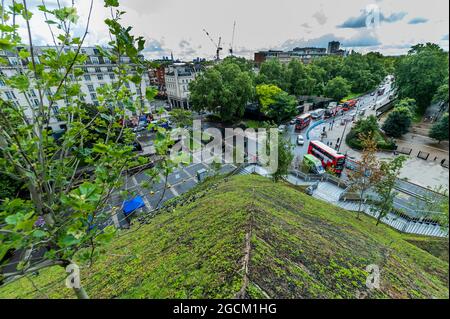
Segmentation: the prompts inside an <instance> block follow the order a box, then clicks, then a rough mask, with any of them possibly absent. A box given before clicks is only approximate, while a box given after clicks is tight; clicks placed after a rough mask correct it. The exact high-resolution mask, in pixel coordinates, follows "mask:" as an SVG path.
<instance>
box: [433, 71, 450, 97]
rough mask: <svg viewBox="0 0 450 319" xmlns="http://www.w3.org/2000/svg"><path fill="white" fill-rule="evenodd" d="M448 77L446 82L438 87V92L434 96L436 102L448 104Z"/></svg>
mask: <svg viewBox="0 0 450 319" xmlns="http://www.w3.org/2000/svg"><path fill="white" fill-rule="evenodd" d="M448 93H449V90H448V77H447V78H446V79H445V80H444V83H442V85H441V86H440V87H439V88H438V89H437V92H436V94H435V95H434V97H433V102H435V103H447V104H448Z"/></svg>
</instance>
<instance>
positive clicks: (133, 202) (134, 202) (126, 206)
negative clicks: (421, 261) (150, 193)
mask: <svg viewBox="0 0 450 319" xmlns="http://www.w3.org/2000/svg"><path fill="white" fill-rule="evenodd" d="M142 207H145V203H144V201H143V200H142V197H141V196H137V197H135V198H133V199H130V200H126V201H124V202H123V209H122V210H123V213H124V214H125V216H128V215H130V214H131V213H133V212H134V211H135V210H137V209H139V208H142Z"/></svg>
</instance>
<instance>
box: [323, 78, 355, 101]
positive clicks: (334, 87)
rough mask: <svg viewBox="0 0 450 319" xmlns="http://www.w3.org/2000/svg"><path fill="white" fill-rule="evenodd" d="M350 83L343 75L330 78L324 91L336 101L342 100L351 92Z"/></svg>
mask: <svg viewBox="0 0 450 319" xmlns="http://www.w3.org/2000/svg"><path fill="white" fill-rule="evenodd" d="M350 89H351V86H350V83H349V82H348V81H347V80H346V79H344V78H343V77H341V76H337V77H335V78H334V79H332V80H330V81H329V82H328V83H327V85H326V86H325V89H324V93H325V95H326V96H327V97H330V98H332V99H334V100H336V101H341V100H342V99H343V98H344V97H346V96H347V95H349V94H350V92H351V91H350Z"/></svg>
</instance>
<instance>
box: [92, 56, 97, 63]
mask: <svg viewBox="0 0 450 319" xmlns="http://www.w3.org/2000/svg"><path fill="white" fill-rule="evenodd" d="M91 62H92V63H93V64H98V63H99V62H98V58H97V57H95V56H93V57H91Z"/></svg>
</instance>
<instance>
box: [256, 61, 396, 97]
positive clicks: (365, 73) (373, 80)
mask: <svg viewBox="0 0 450 319" xmlns="http://www.w3.org/2000/svg"><path fill="white" fill-rule="evenodd" d="M394 61H395V59H393V58H388V57H384V56H383V55H381V54H380V53H376V52H371V53H368V54H365V55H363V54H360V53H355V52H353V53H352V54H350V55H349V56H347V57H345V58H344V57H340V56H326V57H322V58H319V59H315V60H313V61H312V62H311V63H310V64H303V63H302V62H300V61H299V60H296V59H293V60H292V61H290V62H289V63H288V64H287V65H285V64H282V63H281V62H279V61H278V60H276V59H271V60H269V61H267V62H265V63H263V64H262V65H261V69H260V72H259V74H258V76H257V77H256V83H257V84H273V85H277V86H278V87H280V88H281V89H283V90H284V91H286V92H288V93H290V94H292V95H295V96H299V95H324V96H327V97H330V98H333V99H335V100H337V101H340V100H341V99H342V98H344V97H345V96H347V95H348V94H349V93H351V92H354V93H363V92H367V91H369V90H372V89H374V88H375V87H376V86H377V85H378V84H379V83H381V81H382V80H383V79H384V77H385V76H386V75H387V74H389V73H391V72H393V70H394Z"/></svg>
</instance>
